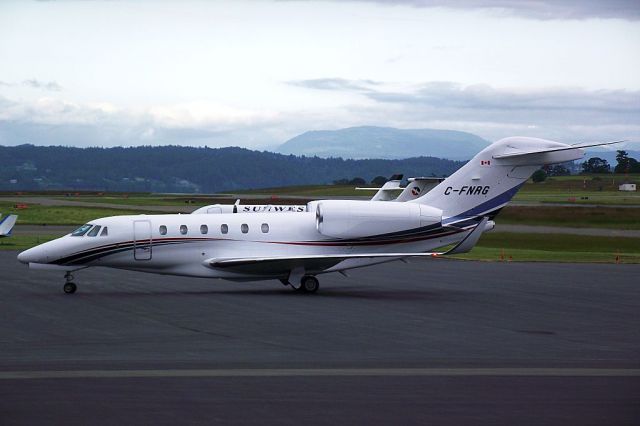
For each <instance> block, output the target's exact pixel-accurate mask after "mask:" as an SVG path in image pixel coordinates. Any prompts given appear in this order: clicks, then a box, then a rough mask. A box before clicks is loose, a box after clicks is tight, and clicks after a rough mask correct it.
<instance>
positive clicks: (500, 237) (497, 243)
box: [456, 232, 640, 263]
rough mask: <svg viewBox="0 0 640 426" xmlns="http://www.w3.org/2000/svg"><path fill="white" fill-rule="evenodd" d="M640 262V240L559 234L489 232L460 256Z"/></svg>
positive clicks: (558, 260) (521, 259)
mask: <svg viewBox="0 0 640 426" xmlns="http://www.w3.org/2000/svg"><path fill="white" fill-rule="evenodd" d="M616 256H617V257H618V260H619V261H620V262H621V263H640V239H638V238H620V237H591V236H584V235H559V234H514V233H507V232H488V233H486V234H484V235H483V236H482V238H481V239H480V241H479V242H478V245H477V247H476V248H474V249H473V250H472V251H471V252H470V253H468V254H464V255H461V256H456V257H457V258H460V259H473V260H497V261H499V260H504V261H509V260H513V261H539V262H604V263H615V262H616Z"/></svg>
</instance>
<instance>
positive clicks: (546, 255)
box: [0, 232, 640, 263]
mask: <svg viewBox="0 0 640 426" xmlns="http://www.w3.org/2000/svg"><path fill="white" fill-rule="evenodd" d="M57 237H59V235H51V234H43V235H39V236H35V235H14V236H12V237H10V238H2V239H0V250H25V249H28V248H30V247H33V246H36V245H38V244H42V243H44V242H46V241H50V240H53V239H55V238H57ZM616 257H618V262H620V263H640V239H638V238H617V237H591V236H582V235H559V234H514V233H507V232H490V233H487V234H484V235H483V236H482V238H481V239H480V242H479V243H478V245H477V246H476V247H475V248H474V249H473V250H472V251H471V252H470V253H467V254H464V255H458V256H453V258H456V259H465V260H483V261H501V260H502V261H514V262H515V261H517V262H587V263H589V262H597V263H616Z"/></svg>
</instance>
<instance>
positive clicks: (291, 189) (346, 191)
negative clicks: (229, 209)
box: [229, 185, 375, 197]
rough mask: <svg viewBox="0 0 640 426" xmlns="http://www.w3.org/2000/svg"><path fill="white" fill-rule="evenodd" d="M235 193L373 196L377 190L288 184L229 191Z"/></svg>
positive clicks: (342, 186)
mask: <svg viewBox="0 0 640 426" xmlns="http://www.w3.org/2000/svg"><path fill="white" fill-rule="evenodd" d="M365 186H366V187H371V185H365ZM229 192H232V193H234V194H261V195H276V196H277V195H298V196H301V197H314V196H334V195H335V196H343V197H344V196H354V197H357V196H365V197H366V196H368V195H369V196H373V194H375V191H358V190H356V189H355V186H353V185H305V186H286V187H282V188H264V189H248V190H244V191H229Z"/></svg>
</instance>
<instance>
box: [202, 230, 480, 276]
mask: <svg viewBox="0 0 640 426" xmlns="http://www.w3.org/2000/svg"><path fill="white" fill-rule="evenodd" d="M488 220H489V218H488V217H483V218H482V220H481V221H480V223H479V224H478V225H476V227H475V228H473V230H472V231H471V232H470V233H469V234H468V235H467V236H466V237H465V238H463V239H462V241H460V242H459V243H458V244H456V246H454V247H453V248H452V249H450V250H448V251H446V252H425V253H415V252H413V253H412V252H393V253H338V254H311V255H308V254H305V255H292V256H256V257H229V258H211V259H207V260H205V261H204V262H203V264H204V265H205V266H207V267H209V268H216V269H218V268H219V269H229V270H232V271H237V272H240V271H241V272H244V273H252V272H253V273H258V272H263V271H264V270H269V271H270V272H274V273H277V272H283V273H284V272H289V271H291V270H293V269H295V268H301V267H302V268H304V269H305V270H307V271H318V272H319V271H322V270H325V269H328V268H330V267H332V266H335V265H337V264H338V263H340V262H342V261H343V260H347V259H384V258H387V259H394V258H397V259H403V258H407V257H437V256H446V255H451V254H460V253H467V252H469V251H470V250H471V249H472V248H473V247H474V246H475V245H476V243H477V242H478V240H479V239H480V236H481V235H482V233H483V232H484V230H485V228H486V224H487V221H488Z"/></svg>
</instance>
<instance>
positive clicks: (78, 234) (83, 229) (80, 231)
mask: <svg viewBox="0 0 640 426" xmlns="http://www.w3.org/2000/svg"><path fill="white" fill-rule="evenodd" d="M92 226H93V225H91V224H90V223H87V224H86V225H82V226H81V227H80V228H78V229H76V230H75V231H73V232H72V233H71V236H73V237H82V236H83V235H84V234H86V233H87V231H88V230H89V229H91V227H92Z"/></svg>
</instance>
